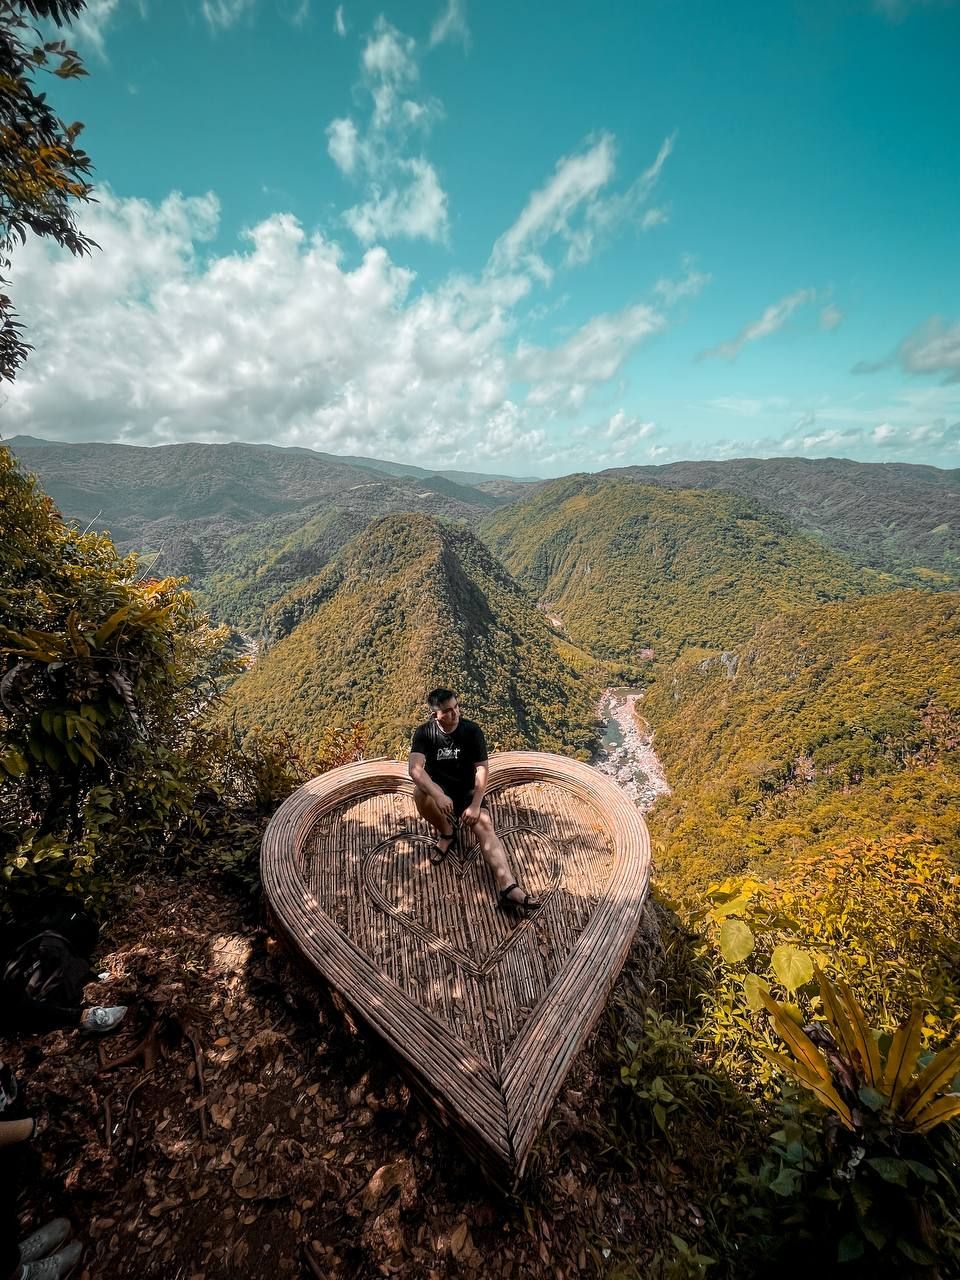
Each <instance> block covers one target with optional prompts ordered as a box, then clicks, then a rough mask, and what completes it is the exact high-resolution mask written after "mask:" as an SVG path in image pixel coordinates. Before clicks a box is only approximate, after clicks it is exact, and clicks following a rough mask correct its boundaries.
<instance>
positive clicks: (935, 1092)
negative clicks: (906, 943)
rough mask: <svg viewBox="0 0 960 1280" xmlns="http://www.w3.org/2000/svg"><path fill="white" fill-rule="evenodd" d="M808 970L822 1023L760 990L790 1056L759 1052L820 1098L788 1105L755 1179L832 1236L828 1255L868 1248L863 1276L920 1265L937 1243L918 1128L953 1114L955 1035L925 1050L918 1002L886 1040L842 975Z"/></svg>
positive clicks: (958, 1050) (959, 1068) (927, 1159)
mask: <svg viewBox="0 0 960 1280" xmlns="http://www.w3.org/2000/svg"><path fill="white" fill-rule="evenodd" d="M816 977H817V980H818V982H819V987H820V1000H821V1005H822V1011H823V1015H824V1020H823V1021H822V1022H818V1023H815V1024H813V1025H810V1026H807V1027H805V1028H803V1029H801V1028H800V1026H799V1025H798V1024H797V1021H796V1020H795V1017H794V1016H793V1012H794V1011H793V1010H792V1009H791V1010H788V1008H787V1007H786V1006H785V1005H782V1004H780V1003H779V1002H778V1001H777V1000H775V999H774V998H773V997H772V996H770V995H769V993H768V992H766V991H763V990H761V991H760V993H759V998H760V1001H761V1003H762V1005H763V1006H764V1008H766V1010H767V1011H768V1012H769V1014H770V1017H771V1020H772V1023H773V1027H774V1029H775V1030H776V1032H777V1034H778V1035H779V1036H780V1038H781V1039H782V1040H783V1041H784V1042H785V1044H786V1045H787V1047H788V1048H789V1050H790V1054H789V1055H787V1054H783V1053H778V1052H775V1051H773V1050H769V1049H764V1050H762V1052H764V1054H765V1056H766V1057H767V1058H768V1059H770V1060H771V1061H773V1062H774V1063H776V1065H777V1066H778V1067H780V1069H781V1070H782V1071H783V1072H784V1073H785V1074H786V1075H787V1076H789V1077H791V1078H792V1079H793V1080H795V1081H797V1082H798V1083H799V1084H800V1085H802V1086H803V1088H804V1089H805V1090H807V1091H808V1092H809V1093H810V1094H812V1095H813V1097H814V1098H815V1100H816V1103H817V1104H818V1107H817V1108H816V1109H815V1108H813V1107H811V1106H810V1104H809V1102H806V1101H805V1100H804V1099H803V1097H802V1095H801V1096H800V1097H799V1098H798V1100H797V1101H796V1102H795V1103H794V1104H792V1105H791V1104H788V1107H787V1109H786V1119H787V1122H786V1124H785V1125H784V1127H783V1128H782V1129H781V1130H780V1132H779V1133H778V1134H776V1135H775V1139H776V1141H777V1146H776V1147H775V1148H774V1153H775V1156H776V1157H777V1159H776V1160H771V1161H769V1162H768V1164H767V1166H766V1168H765V1171H764V1174H762V1175H761V1181H762V1182H764V1183H765V1185H766V1186H767V1187H768V1188H769V1190H771V1191H773V1192H774V1193H776V1194H778V1195H781V1196H784V1197H788V1198H792V1199H793V1200H794V1206H795V1212H794V1214H793V1221H794V1222H795V1223H796V1224H797V1225H799V1226H801V1227H803V1228H805V1229H806V1231H807V1232H808V1233H809V1234H810V1235H812V1236H813V1237H814V1238H816V1237H817V1236H819V1237H820V1239H823V1238H827V1239H832V1240H839V1247H838V1251H837V1259H838V1261H841V1262H852V1261H854V1260H855V1259H859V1258H863V1259H864V1260H866V1258H867V1257H868V1256H869V1258H870V1265H871V1267H872V1268H873V1274H876V1273H877V1270H876V1269H877V1268H878V1267H879V1268H880V1269H881V1270H882V1269H883V1268H884V1267H890V1268H892V1271H893V1273H894V1274H897V1275H906V1274H911V1268H913V1269H914V1270H915V1271H916V1273H917V1274H929V1272H927V1271H926V1269H927V1268H929V1267H933V1266H934V1265H935V1264H936V1263H937V1261H938V1254H939V1253H941V1252H942V1248H941V1247H940V1242H938V1241H937V1238H936V1237H937V1224H936V1222H935V1221H934V1217H935V1204H936V1190H935V1189H936V1187H937V1184H938V1182H939V1176H938V1173H937V1171H936V1169H935V1168H934V1167H933V1165H934V1164H935V1163H936V1161H935V1157H934V1156H932V1155H931V1151H930V1147H929V1143H928V1142H927V1140H926V1135H927V1134H929V1133H930V1132H931V1131H932V1130H934V1129H936V1128H937V1127H938V1126H939V1125H943V1124H945V1123H947V1122H948V1121H950V1120H953V1119H955V1118H956V1117H958V1116H960V1092H957V1091H955V1087H954V1086H955V1084H956V1077H957V1074H958V1072H960V1042H956V1043H954V1044H952V1045H950V1046H948V1047H947V1048H945V1049H942V1050H941V1051H940V1052H939V1053H937V1054H936V1055H932V1054H930V1053H928V1052H924V1049H923V1036H924V1010H923V1007H922V1005H920V1004H915V1005H914V1006H913V1009H912V1011H911V1013H910V1015H909V1017H908V1018H907V1019H906V1020H905V1021H904V1022H903V1023H902V1025H901V1026H900V1027H899V1028H898V1029H897V1031H896V1033H895V1034H894V1035H893V1036H892V1037H884V1036H881V1035H879V1034H876V1033H874V1032H873V1031H872V1030H871V1028H870V1027H869V1026H868V1024H867V1020H866V1018H865V1016H864V1013H863V1010H862V1008H861V1007H860V1005H859V1004H858V1002H857V1000H856V998H855V996H854V995H853V992H852V991H851V989H850V987H849V986H848V985H847V984H846V983H845V982H843V981H840V980H837V981H836V982H831V981H830V980H829V979H827V978H826V977H825V976H824V975H823V973H821V972H820V971H819V970H817V971H816ZM777 1165H779V1167H777ZM820 1206H823V1209H820ZM824 1210H826V1211H827V1213H828V1214H829V1219H830V1221H829V1222H827V1223H825V1224H824V1225H823V1226H821V1225H818V1223H817V1221H816V1218H817V1214H818V1211H819V1212H820V1213H824ZM824 1216H826V1214H824ZM838 1221H842V1224H843V1229H841V1230H840V1231H839V1232H838V1230H837V1224H838Z"/></svg>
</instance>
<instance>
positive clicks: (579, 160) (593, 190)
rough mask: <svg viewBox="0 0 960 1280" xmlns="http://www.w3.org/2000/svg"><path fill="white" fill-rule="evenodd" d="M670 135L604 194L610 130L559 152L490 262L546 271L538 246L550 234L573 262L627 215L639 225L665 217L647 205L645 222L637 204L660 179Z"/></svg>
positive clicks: (611, 151) (610, 168)
mask: <svg viewBox="0 0 960 1280" xmlns="http://www.w3.org/2000/svg"><path fill="white" fill-rule="evenodd" d="M674 139H675V135H671V136H670V137H669V138H666V139H665V140H664V142H663V143H662V144H661V147H660V150H659V152H658V153H657V156H656V159H655V160H654V162H653V164H651V166H650V167H649V168H648V169H646V170H645V171H644V172H643V173H642V174H641V175H640V177H639V178H637V179H636V181H635V182H633V183H632V184H631V186H630V187H629V188H628V189H627V190H626V191H625V192H622V193H620V194H613V195H604V194H603V192H604V189H605V188H606V187H607V186H608V185H609V183H610V182H611V181H612V179H613V177H614V174H615V172H616V140H615V139H614V137H613V134H611V133H602V134H600V135H599V136H598V137H597V138H596V139H595V140H593V141H589V140H588V144H587V145H586V147H585V148H584V149H582V150H581V151H579V152H576V153H574V154H573V155H569V156H564V157H562V159H561V160H559V161H558V163H557V166H556V168H555V170H554V172H553V175H552V177H551V178H550V179H549V180H548V181H547V182H546V183H545V184H544V185H543V186H542V187H540V188H539V189H538V190H537V191H535V192H534V193H533V195H531V196H530V198H529V199H528V200H527V203H526V205H525V206H524V208H523V209H522V211H521V213H520V216H519V217H518V218H517V220H516V222H514V224H513V226H511V227H510V228H509V229H508V230H507V231H506V232H504V234H503V235H502V236H501V237H500V239H499V240H498V241H497V243H496V245H495V246H494V250H493V257H492V262H493V264H494V266H497V267H503V266H507V267H514V266H517V265H518V264H526V265H527V266H528V268H529V267H531V266H532V267H533V268H534V269H536V270H538V271H540V272H541V273H542V272H544V271H547V272H548V271H549V268H546V265H545V264H544V263H543V260H542V256H541V251H542V249H543V248H544V246H545V245H546V244H547V243H548V242H549V241H550V240H552V239H553V238H554V237H557V238H559V239H560V240H561V241H563V242H564V243H565V244H566V262H567V265H573V264H576V263H582V262H586V261H587V260H588V259H589V258H590V257H592V255H593V253H594V252H595V251H596V249H597V247H598V246H599V244H600V243H601V242H602V241H603V239H604V238H605V236H607V235H609V234H610V233H612V232H613V231H614V230H615V228H616V227H618V226H619V225H621V224H622V223H623V222H624V221H626V220H628V219H630V218H634V217H636V218H638V219H639V223H640V227H641V229H644V230H649V229H650V227H651V226H655V225H657V224H658V223H659V222H661V221H665V219H666V214H665V212H664V211H663V210H659V211H656V212H654V211H652V210H648V211H646V213H647V222H646V225H645V221H644V216H643V215H640V213H639V209H640V206H641V205H642V204H643V203H644V202H645V201H646V200H647V199H648V198H649V196H650V194H651V192H652V191H653V189H654V187H655V186H656V184H657V182H658V181H659V178H660V174H661V171H662V169H663V166H664V164H665V163H666V160H667V157H668V156H669V155H670V153H671V151H672V150H673V145H674ZM651 212H653V213H654V216H653V218H652V219H650V218H649V214H650V213H651Z"/></svg>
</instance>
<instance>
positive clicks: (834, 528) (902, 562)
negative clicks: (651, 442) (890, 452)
mask: <svg viewBox="0 0 960 1280" xmlns="http://www.w3.org/2000/svg"><path fill="white" fill-rule="evenodd" d="M603 474H604V475H613V476H617V477H620V478H628V479H633V480H636V481H638V482H639V483H641V484H656V485H660V486H662V487H663V488H667V489H721V490H723V491H725V492H727V493H737V494H740V496H741V497H744V498H747V499H748V500H750V501H752V502H756V503H759V504H760V505H761V506H764V507H766V508H768V509H769V510H770V511H776V512H778V513H779V514H780V515H782V516H786V517H787V518H788V519H790V520H792V521H794V523H796V524H797V526H798V527H799V528H800V529H802V530H803V531H804V532H805V533H809V534H812V535H813V536H814V537H816V538H819V539H820V540H821V541H822V542H823V544H824V545H825V546H828V547H832V548H833V549H834V550H836V551H841V552H843V554H844V555H846V556H847V557H848V558H849V559H850V560H852V561H853V563H854V564H858V565H862V566H866V567H870V568H874V569H882V570H887V571H890V572H895V573H899V574H902V575H905V576H906V577H907V578H908V579H912V582H906V583H905V584H904V585H914V584H917V583H919V584H920V585H923V586H946V587H951V586H957V585H958V584H960V469H956V470H953V471H942V470H940V469H938V468H937V467H922V466H912V465H910V464H908V463H901V462H883V463H879V462H851V461H850V459H849V458H736V459H732V460H730V461H727V462H671V463H668V464H666V465H665V466H659V467H622V468H619V469H617V470H614V471H607V472H604V473H603Z"/></svg>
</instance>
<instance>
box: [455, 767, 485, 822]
mask: <svg viewBox="0 0 960 1280" xmlns="http://www.w3.org/2000/svg"><path fill="white" fill-rule="evenodd" d="M489 776H490V770H489V768H488V767H487V762H486V760H481V761H480V763H479V764H478V765H477V766H476V768H475V769H474V772H473V798H472V799H471V801H470V803H469V805H468V806H467V808H466V809H464V811H463V813H462V814H461V815H460V816H461V820H462V821H463V822H465V823H466V824H467V826H468V827H470V826H472V825H473V824H474V823H475V822H476V820H477V819H478V818H479V817H480V806H481V804H483V797H484V795H485V794H486V791H487V779H488V778H489Z"/></svg>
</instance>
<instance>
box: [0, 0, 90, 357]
mask: <svg viewBox="0 0 960 1280" xmlns="http://www.w3.org/2000/svg"><path fill="white" fill-rule="evenodd" d="M85 4H86V0H0V378H7V379H9V380H11V381H12V380H13V378H14V377H15V376H16V373H17V370H18V369H19V368H20V365H21V364H22V363H23V361H24V360H25V359H26V356H27V352H28V351H29V350H30V344H29V343H27V342H26V341H24V338H23V326H22V324H21V323H20V322H19V320H18V319H17V316H16V312H15V311H14V309H13V303H12V301H11V299H10V297H9V296H8V295H7V293H6V292H5V286H6V285H7V280H6V279H5V275H6V273H7V272H8V271H9V269H10V265H11V256H10V255H11V253H12V251H13V248H14V245H15V244H17V243H18V242H19V243H20V244H23V243H25V241H26V236H27V231H28V230H29V231H32V232H33V233H34V234H35V235H38V236H52V237H53V239H54V240H56V242H57V243H58V244H59V245H61V246H63V247H64V248H66V249H69V250H70V252H71V253H74V254H77V255H80V254H84V253H88V252H89V251H90V249H91V248H96V245H95V244H94V242H93V241H92V240H90V239H89V238H88V237H86V236H85V235H83V233H82V232H81V231H80V230H79V228H78V227H77V224H76V222H75V221H74V205H73V203H72V202H73V201H76V200H89V199H90V192H91V190H92V187H91V186H90V184H89V183H88V182H87V180H86V175H87V174H88V173H89V172H90V169H91V162H90V158H89V156H87V155H86V154H85V152H83V151H81V150H80V149H79V148H78V147H77V146H76V141H77V138H78V136H79V134H80V132H81V130H82V129H83V125H81V124H80V123H78V122H75V123H73V124H66V123H65V122H64V121H63V120H61V119H60V117H59V116H58V115H57V114H56V112H55V111H54V110H53V109H52V107H51V106H50V104H49V103H48V102H47V99H46V94H45V93H39V92H37V89H36V87H35V84H34V78H35V76H36V75H37V73H38V72H41V71H47V72H52V73H53V75H55V76H58V77H59V78H60V79H62V80H71V79H74V78H75V77H77V76H82V75H85V74H86V72H85V71H84V69H83V65H82V63H81V62H80V59H79V58H78V56H77V54H76V53H75V52H74V51H73V50H72V49H69V48H68V47H67V45H66V43H65V42H64V41H62V40H56V41H44V40H43V38H42V36H41V34H40V32H39V31H38V30H37V29H36V27H34V26H33V24H32V22H31V19H32V20H41V19H44V20H48V21H52V22H54V23H56V24H57V26H62V25H63V24H64V23H68V22H70V21H72V20H73V19H74V18H76V17H77V16H78V15H79V14H80V13H81V12H82V10H83V9H84V7H85Z"/></svg>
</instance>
